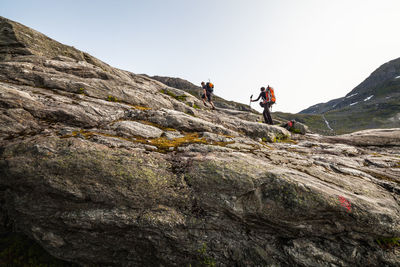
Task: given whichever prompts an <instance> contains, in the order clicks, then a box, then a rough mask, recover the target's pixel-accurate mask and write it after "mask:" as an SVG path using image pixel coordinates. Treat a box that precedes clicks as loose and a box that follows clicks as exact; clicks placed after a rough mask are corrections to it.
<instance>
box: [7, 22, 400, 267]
mask: <svg viewBox="0 0 400 267" xmlns="http://www.w3.org/2000/svg"><path fill="white" fill-rule="evenodd" d="M0 44H1V45H0V60H1V61H0V80H1V82H0V203H1V206H0V233H4V232H12V231H14V232H20V233H23V234H24V235H26V236H28V237H29V238H31V239H33V240H35V241H36V242H38V244H40V246H42V247H43V248H44V249H45V250H46V251H48V252H49V253H50V254H51V255H53V256H55V257H57V258H59V259H62V260H65V261H68V262H71V263H76V264H79V265H82V266H93V265H99V266H188V265H191V266H204V265H205V266H207V265H208V266H215V265H216V266H368V265H369V266H373V265H374V266H397V265H398V264H399V263H400V252H399V239H400V223H399V222H400V157H399V152H400V146H399V142H400V129H391V130H390V133H388V132H387V133H382V132H379V131H370V132H367V133H363V132H361V133H355V134H353V135H350V136H338V137H335V138H336V139H332V138H328V137H324V136H320V135H316V134H308V133H307V134H305V135H299V134H294V133H293V134H291V133H290V132H288V131H287V130H285V129H284V128H281V127H279V126H270V125H266V124H262V123H259V122H258V120H259V119H257V116H258V115H256V114H254V113H250V112H246V111H238V110H228V109H218V110H216V111H211V110H208V109H205V108H203V105H202V103H201V102H200V101H199V100H198V99H197V98H195V97H193V96H191V95H190V94H187V93H185V92H184V91H182V90H179V89H176V88H171V87H168V86H166V85H165V84H162V83H160V82H158V81H155V80H153V79H150V78H148V77H145V76H143V75H136V74H133V73H130V72H127V71H123V70H119V69H115V68H112V67H110V66H109V65H107V64H105V63H103V62H101V61H100V60H98V59H95V58H93V57H91V56H90V55H88V54H85V53H82V52H80V51H78V50H76V49H74V48H72V47H68V46H65V45H62V44H60V43H58V42H56V41H54V40H51V39H49V38H47V37H45V36H43V35H42V34H40V33H38V32H35V31H34V30H32V29H29V28H27V27H25V26H23V25H20V24H18V23H16V22H12V21H10V20H7V19H5V18H1V17H0ZM384 135H385V137H384Z"/></svg>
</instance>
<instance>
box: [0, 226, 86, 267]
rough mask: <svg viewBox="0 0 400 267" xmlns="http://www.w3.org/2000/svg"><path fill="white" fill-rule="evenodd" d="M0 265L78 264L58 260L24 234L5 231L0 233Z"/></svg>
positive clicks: (45, 266)
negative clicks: (5, 232)
mask: <svg viewBox="0 0 400 267" xmlns="http://www.w3.org/2000/svg"><path fill="white" fill-rule="evenodd" d="M0 266H40V267H53V266H54V267H58V266H61V267H63V266H73V267H74V266H78V265H76V264H73V263H69V262H65V261H62V260H59V259H57V258H55V257H53V256H51V255H50V254H49V253H47V252H46V251H45V250H44V249H43V248H42V247H40V246H39V245H38V244H37V243H36V242H34V241H33V240H31V239H29V238H28V237H26V236H25V235H22V234H17V233H7V234H3V235H0Z"/></svg>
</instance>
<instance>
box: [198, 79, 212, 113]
mask: <svg viewBox="0 0 400 267" xmlns="http://www.w3.org/2000/svg"><path fill="white" fill-rule="evenodd" d="M201 87H202V88H203V95H202V96H201V98H202V99H203V104H204V106H207V103H206V101H207V100H208V102H209V103H210V105H211V107H212V109H215V106H214V103H213V102H212V99H211V97H212V93H213V92H214V85H213V84H212V83H211V82H207V83H205V82H201Z"/></svg>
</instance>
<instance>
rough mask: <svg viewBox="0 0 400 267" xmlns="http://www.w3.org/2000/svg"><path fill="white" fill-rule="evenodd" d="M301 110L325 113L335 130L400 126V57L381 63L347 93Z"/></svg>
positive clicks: (350, 130)
mask: <svg viewBox="0 0 400 267" xmlns="http://www.w3.org/2000/svg"><path fill="white" fill-rule="evenodd" d="M300 113H301V114H314V115H316V114H321V115H323V117H324V118H323V119H325V120H327V121H328V123H329V125H330V127H331V128H332V129H333V130H332V131H333V132H336V133H345V132H346V133H348V132H352V131H355V130H362V129H371V128H392V127H400V58H398V59H395V60H392V61H390V62H387V63H385V64H383V65H382V66H380V67H379V68H378V69H377V70H375V71H374V72H373V73H372V74H371V75H370V76H369V77H368V78H367V79H365V81H363V82H362V83H361V84H359V85H358V86H357V87H355V88H354V89H353V90H352V91H351V92H349V93H348V94H347V95H346V96H344V97H342V98H338V99H334V100H331V101H329V102H327V103H320V104H317V105H314V106H311V107H309V108H307V109H305V110H303V111H301V112H300Z"/></svg>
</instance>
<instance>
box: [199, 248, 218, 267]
mask: <svg viewBox="0 0 400 267" xmlns="http://www.w3.org/2000/svg"><path fill="white" fill-rule="evenodd" d="M197 253H198V260H199V261H200V263H201V264H202V265H203V266H210V267H215V266H216V263H215V260H214V259H213V258H212V257H210V256H208V253H207V245H206V244H205V243H203V246H202V247H201V248H199V249H198V250H197Z"/></svg>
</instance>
